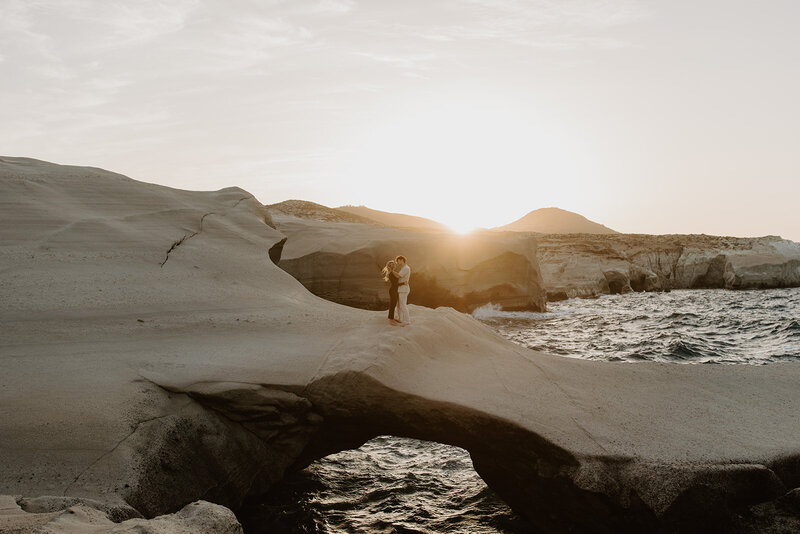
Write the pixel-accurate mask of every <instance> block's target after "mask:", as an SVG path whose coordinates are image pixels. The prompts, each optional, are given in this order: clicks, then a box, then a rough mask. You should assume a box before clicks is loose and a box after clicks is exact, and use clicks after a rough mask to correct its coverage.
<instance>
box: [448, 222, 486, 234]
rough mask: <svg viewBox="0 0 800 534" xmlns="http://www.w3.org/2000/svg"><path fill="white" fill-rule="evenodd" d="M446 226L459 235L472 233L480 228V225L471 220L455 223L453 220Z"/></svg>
mask: <svg viewBox="0 0 800 534" xmlns="http://www.w3.org/2000/svg"><path fill="white" fill-rule="evenodd" d="M446 226H447V227H448V228H450V229H451V230H452V231H453V232H455V233H457V234H459V235H467V234H471V233H472V232H474V231H475V230H477V229H478V227H477V226H475V223H473V222H470V221H464V222H455V223H453V222H451V223H447V224H446Z"/></svg>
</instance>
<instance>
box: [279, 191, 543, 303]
mask: <svg viewBox="0 0 800 534" xmlns="http://www.w3.org/2000/svg"><path fill="white" fill-rule="evenodd" d="M269 211H270V213H271V215H272V219H273V220H274V221H275V224H276V225H277V226H276V227H277V228H278V230H279V231H280V232H282V233H283V234H284V235H286V236H287V241H286V243H285V245H283V246H282V251H281V255H280V261H279V265H280V267H281V268H282V269H284V270H285V271H286V272H288V273H290V274H291V275H292V276H294V277H295V278H296V279H297V280H299V281H300V282H301V283H302V284H303V285H304V286H305V287H306V288H308V290H309V291H311V292H312V293H314V294H315V295H318V296H320V297H323V298H325V299H327V300H330V301H333V302H338V303H340V304H347V305H348V306H354V307H357V308H364V309H368V310H380V309H387V308H388V303H389V296H388V284H387V283H386V282H384V281H383V279H382V278H381V277H380V271H381V269H382V268H383V266H384V265H385V264H386V262H387V261H388V260H389V259H393V258H394V257H395V256H397V255H399V254H403V255H404V256H406V257H407V258H408V261H409V264H410V265H411V269H412V278H411V293H410V295H409V299H408V300H409V302H410V303H411V304H419V305H423V306H428V307H431V308H435V307H438V306H449V307H452V308H455V309H457V310H460V311H467V312H468V311H472V310H473V309H475V308H477V307H479V306H482V305H484V304H487V303H489V302H492V303H494V304H497V305H500V306H502V307H503V308H504V309H508V310H534V311H544V309H545V291H544V288H543V283H542V278H541V275H540V273H539V266H538V262H537V259H536V242H535V241H534V240H533V239H531V238H528V237H524V236H516V235H508V236H498V235H497V234H493V233H489V232H484V233H475V234H472V235H469V236H461V235H457V234H454V233H452V232H425V231H414V230H411V229H398V228H390V227H379V226H373V225H366V224H353V223H349V222H344V221H328V220H324V219H320V218H319V217H315V216H314V215H313V214H311V215H309V214H308V210H302V211H299V212H294V213H295V215H292V214H287V210H286V208H284V209H283V210H276V209H274V208H271V207H270V208H269ZM296 215H299V216H296Z"/></svg>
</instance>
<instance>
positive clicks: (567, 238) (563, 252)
mask: <svg viewBox="0 0 800 534" xmlns="http://www.w3.org/2000/svg"><path fill="white" fill-rule="evenodd" d="M536 240H537V243H538V257H539V265H540V267H541V270H542V277H543V279H544V284H545V287H546V288H547V293H548V300H550V301H553V300H563V299H566V298H572V297H596V296H598V295H603V294H616V293H626V292H629V291H665V290H670V289H712V288H725V289H767V288H780V287H797V286H800V244H799V243H795V242H793V241H788V240H785V239H781V238H779V237H774V236H768V237H759V238H736V237H718V236H706V235H663V236H656V235H638V234H614V235H590V234H577V235H568V234H537V235H536Z"/></svg>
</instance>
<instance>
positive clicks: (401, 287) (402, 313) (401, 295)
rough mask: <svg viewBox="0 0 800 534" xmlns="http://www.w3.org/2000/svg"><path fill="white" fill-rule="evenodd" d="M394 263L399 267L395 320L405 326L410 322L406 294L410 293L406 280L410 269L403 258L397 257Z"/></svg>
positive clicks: (409, 274)
mask: <svg viewBox="0 0 800 534" xmlns="http://www.w3.org/2000/svg"><path fill="white" fill-rule="evenodd" d="M394 261H395V262H397V266H398V267H400V270H399V271H398V274H399V275H400V278H398V279H397V286H398V287H397V296H398V301H397V320H398V321H399V322H400V324H402V325H407V324H408V323H410V322H411V320H410V318H409V316H408V294H409V293H410V292H411V286H409V285H408V279H409V278H411V267H409V266H408V260H406V257H405V256H397V258H395V260H394Z"/></svg>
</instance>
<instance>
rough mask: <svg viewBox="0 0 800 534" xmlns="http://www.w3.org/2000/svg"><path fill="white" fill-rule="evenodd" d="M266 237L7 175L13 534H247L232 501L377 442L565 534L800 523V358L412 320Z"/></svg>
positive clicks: (169, 203) (169, 200) (167, 195)
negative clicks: (436, 463)
mask: <svg viewBox="0 0 800 534" xmlns="http://www.w3.org/2000/svg"><path fill="white" fill-rule="evenodd" d="M268 221H269V219H268V218H266V217H265V213H264V210H263V206H262V205H261V204H260V203H259V202H258V201H256V199H254V198H253V197H252V195H250V194H248V193H247V192H245V191H242V190H241V189H238V188H228V189H223V190H221V191H216V192H191V191H180V190H175V189H170V188H167V187H161V186H156V185H152V184H145V183H142V182H136V181H134V180H131V179H129V178H126V177H124V176H121V175H118V174H113V173H109V172H106V171H101V170H99V169H92V168H82V167H68V166H58V165H53V164H48V163H45V162H40V161H36V160H30V159H24V158H5V157H3V158H0V231H1V233H0V235H2V241H1V242H0V269H2V270H3V273H4V279H3V283H2V284H0V300H1V301H2V302H3V304H4V305H3V307H2V309H1V310H0V320H1V321H2V331H3V336H1V337H0V368H2V370H3V372H2V373H0V451H2V457H1V458H2V461H0V495H6V497H0V530H8V531H12V532H29V531H32V530H33V529H35V528H39V527H42V529H43V530H40V531H45V532H164V531H178V532H180V531H181V530H180V529H181V528H182V529H183V531H186V532H208V533H209V534H210V533H223V532H229V533H235V532H239V528H240V527H239V525H238V523H237V522H236V521H235V518H233V517H232V515H231V514H229V513H228V512H227V511H226V510H224V509H220V507H218V506H215V505H211V504H209V503H216V504H218V505H223V506H226V507H229V508H231V509H234V510H236V509H238V508H239V507H240V506H241V505H242V503H243V502H244V501H245V500H246V499H248V498H257V497H258V496H259V495H261V494H262V493H263V492H264V491H266V490H268V489H269V488H270V487H272V486H273V485H274V484H276V483H277V482H278V481H280V480H281V478H282V477H283V476H284V474H285V473H286V472H287V471H289V470H293V469H298V468H301V467H303V466H305V465H307V464H308V463H309V462H311V461H313V460H315V459H317V458H320V457H323V456H325V455H327V454H330V453H333V452H336V451H339V450H343V449H346V448H352V447H357V446H359V445H360V444H362V443H364V442H365V441H366V440H368V439H370V438H372V437H374V436H376V435H380V434H393V435H397V436H407V437H412V438H420V439H428V440H434V441H440V442H442V443H448V444H452V445H457V446H460V447H463V448H465V449H467V450H468V451H469V452H470V455H471V457H472V459H473V463H474V466H475V469H476V471H477V472H478V473H479V474H480V475H481V476H482V477H483V478H484V480H486V482H487V483H488V484H489V486H490V487H491V488H493V489H494V490H495V491H496V492H497V493H498V494H499V495H500V496H501V497H502V498H503V499H504V500H506V501H507V502H508V503H509V504H510V505H511V506H512V507H513V508H514V510H516V511H517V512H518V513H520V514H521V515H523V516H525V517H527V518H528V519H530V521H532V522H533V523H534V524H535V525H536V526H537V527H538V528H539V529H541V530H542V531H545V532H558V533H562V532H563V533H567V532H604V533H605V532H608V533H611V532H614V533H619V532H631V533H633V532H715V531H716V532H726V531H735V530H734V529H739V531H740V532H753V533H755V532H763V531H765V530H766V528H763V527H764V525H767V527H770V528H772V527H773V526H774V527H775V529H773V530H772V531H773V532H780V530H776V529H779V528H783V529H784V530H783V531H786V532H791V530H790V529H792V528H794V527H796V526H797V525H798V524H800V523H799V522H800V519H798V517H800V511H798V510H797V493H798V491H799V490H797V489H794V490H793V488H798V487H800V444H799V443H798V440H797V436H798V435H800V419H798V417H797V413H798V412H800V396H798V395H797V391H798V390H800V365H797V364H791V363H790V364H774V365H767V366H721V365H716V366H710V365H670V364H655V363H641V364H636V365H630V364H614V363H606V362H592V361H581V360H575V359H567V358H559V357H556V356H552V355H548V354H544V353H540V352H535V351H531V350H528V349H526V348H524V347H522V346H519V345H515V344H513V343H511V342H509V341H507V340H505V339H503V338H502V337H501V336H499V335H498V334H496V333H495V332H493V331H492V330H490V329H489V328H488V327H486V326H485V325H483V324H481V323H479V322H478V321H476V320H475V319H473V318H472V317H470V316H468V315H465V314H462V313H459V312H457V311H455V310H452V309H448V308H440V309H436V310H432V309H427V308H424V307H419V306H415V307H413V311H412V314H413V317H414V321H413V323H412V324H411V325H410V326H408V327H406V328H393V327H391V326H390V325H388V324H387V322H386V319H385V317H384V314H383V313H377V312H370V311H365V310H359V309H355V308H351V307H347V306H341V305H338V304H335V303H332V302H328V301H325V300H323V299H320V298H318V297H316V296H314V295H312V294H311V293H310V292H309V291H307V290H306V289H305V288H304V287H303V286H302V285H301V284H300V283H299V282H297V281H296V280H295V279H294V278H292V277H291V276H290V275H289V274H287V273H286V272H284V271H282V270H281V269H280V268H278V267H277V266H276V265H275V264H274V263H273V262H272V261H271V260H270V255H275V254H276V253H275V252H273V251H275V247H276V246H280V243H281V242H283V241H284V240H285V239H286V236H284V235H283V234H281V233H280V232H278V231H276V230H275V229H273V228H271V227H270V226H269V225H268V224H267V223H268ZM356 237H357V238H358V239H357V240H360V237H359V236H356ZM301 242H302V241H301ZM290 243H291V240H289V241H286V242H285V244H284V245H283V246H284V247H286V248H288V247H289V246H290ZM306 245H307V246H308V247H309V248H311V247H312V245H313V242H312V240H308V242H307V243H306ZM9 496H13V497H9ZM202 501H208V502H205V503H204V502H202ZM195 502H196V503H198V504H196V505H195V504H194V503H195ZM187 505H188V506H187ZM64 510H66V512H63V513H62V511H64ZM98 512H100V514H99V513H98ZM164 514H168V515H167V516H166V517H164ZM748 514H749V515H748ZM745 515H747V516H748V517H751V516H752V517H755V518H757V520H758V521H759V524H758V526H757V527H750V526H747V525H744V526H742V522H741V518H742V517H743V516H745ZM103 516H105V517H106V518H107V519H108V521H111V522H113V523H114V525H113V526H111V525H109V524H108V522H107V521H106V519H104V518H103ZM141 516H143V517H141ZM204 518H205V519H204ZM198 522H199V523H202V525H204V529H201V528H200V527H199V526H198ZM43 525H44V526H43ZM787 525H788V526H787ZM205 527H208V528H205ZM170 529H171V530H170Z"/></svg>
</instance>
